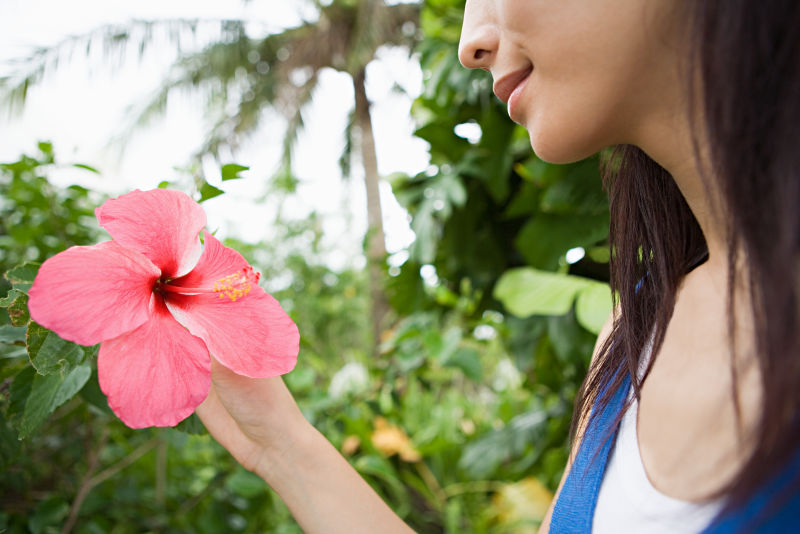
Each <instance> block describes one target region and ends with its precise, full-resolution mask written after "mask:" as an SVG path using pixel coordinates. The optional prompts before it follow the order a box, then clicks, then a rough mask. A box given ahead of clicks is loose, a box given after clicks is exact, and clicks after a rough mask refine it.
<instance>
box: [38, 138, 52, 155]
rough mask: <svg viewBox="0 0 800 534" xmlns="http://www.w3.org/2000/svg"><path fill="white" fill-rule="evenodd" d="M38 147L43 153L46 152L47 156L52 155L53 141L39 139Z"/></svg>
mask: <svg viewBox="0 0 800 534" xmlns="http://www.w3.org/2000/svg"><path fill="white" fill-rule="evenodd" d="M38 147H39V150H41V151H42V153H43V154H47V155H49V156H52V155H53V143H51V142H49V141H40V142H39V144H38Z"/></svg>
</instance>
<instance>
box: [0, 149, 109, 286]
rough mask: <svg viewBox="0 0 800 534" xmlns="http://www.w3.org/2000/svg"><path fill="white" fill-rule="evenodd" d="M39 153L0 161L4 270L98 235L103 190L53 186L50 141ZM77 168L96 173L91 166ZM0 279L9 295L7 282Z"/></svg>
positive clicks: (1, 269)
mask: <svg viewBox="0 0 800 534" xmlns="http://www.w3.org/2000/svg"><path fill="white" fill-rule="evenodd" d="M38 150H39V153H38V154H37V155H35V156H27V155H23V156H22V157H21V158H20V159H19V160H18V161H15V162H12V163H0V199H1V200H0V272H2V273H5V272H7V271H9V270H10V269H12V268H13V267H16V266H17V265H19V264H21V263H23V262H25V261H35V260H41V259H44V258H48V257H50V256H52V255H53V254H55V253H57V252H61V251H62V250H64V249H65V248H67V247H70V246H72V245H81V244H86V243H93V242H95V241H96V240H97V238H98V237H99V235H100V232H99V228H98V226H97V223H96V221H95V218H94V212H93V210H94V207H95V206H97V205H98V204H99V203H100V202H101V197H100V195H97V194H96V193H93V192H91V191H89V190H87V189H86V188H84V187H81V186H77V185H73V186H70V187H66V188H58V187H55V186H53V185H52V184H51V183H50V182H49V181H48V179H47V173H48V171H49V170H50V169H52V168H53V167H55V166H56V158H55V152H54V151H53V146H52V145H51V144H50V143H46V142H42V143H39V145H38ZM73 166H74V167H78V168H81V169H83V170H87V171H89V172H96V171H94V169H92V168H90V167H89V166H88V165H83V164H75V165H73ZM4 283H5V280H4V281H3V282H0V291H3V294H5V289H7V288H8V286H7V285H3V284H4Z"/></svg>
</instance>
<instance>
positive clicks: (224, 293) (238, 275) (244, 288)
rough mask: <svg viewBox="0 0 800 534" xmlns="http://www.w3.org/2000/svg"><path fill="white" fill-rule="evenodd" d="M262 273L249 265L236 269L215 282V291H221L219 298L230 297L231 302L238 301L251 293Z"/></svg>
mask: <svg viewBox="0 0 800 534" xmlns="http://www.w3.org/2000/svg"><path fill="white" fill-rule="evenodd" d="M260 277H261V274H260V273H257V272H254V271H253V268H252V267H250V266H249V265H248V266H247V267H245V268H244V269H242V270H241V271H236V272H235V273H233V274H229V275H228V276H223V277H222V278H220V279H219V280H217V281H216V282H214V288H213V291H214V293H219V298H221V299H222V298H225V297H228V298H229V299H230V300H231V302H236V300H237V299H240V298H242V297H244V296H245V295H247V294H248V293H250V288H251V286H252V285H253V284H258V279H259V278H260Z"/></svg>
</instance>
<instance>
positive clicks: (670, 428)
mask: <svg viewBox="0 0 800 534" xmlns="http://www.w3.org/2000/svg"><path fill="white" fill-rule="evenodd" d="M798 28H800V7H798V4H796V3H795V2H792V1H789V0H783V1H779V0H775V1H773V2H759V3H755V2H752V1H746V0H704V1H702V2H688V1H679V0H613V1H612V0H559V1H552V0H467V5H466V12H465V19H464V27H463V33H462V39H461V44H460V49H459V56H460V59H461V61H462V63H463V64H464V65H465V66H467V67H469V68H482V69H485V70H488V71H489V72H491V74H492V76H493V78H494V91H495V93H496V94H497V96H498V97H499V98H500V99H502V100H504V101H506V102H508V110H509V115H510V116H511V118H512V119H513V120H515V121H517V122H518V123H520V124H522V125H523V126H525V128H527V130H528V131H529V133H530V140H531V145H532V146H533V149H534V150H535V152H536V153H537V154H538V155H539V157H541V158H542V159H544V160H546V161H551V162H556V163H566V162H570V161H575V160H579V159H582V158H584V157H587V156H589V155H591V154H593V153H595V152H597V151H599V150H601V149H603V148H605V147H609V146H617V147H618V148H617V149H616V151H615V152H614V155H613V156H611V157H610V158H609V159H608V162H607V164H606V171H607V174H608V176H607V179H608V184H607V185H608V188H609V192H610V197H611V213H612V224H611V245H612V248H613V250H614V257H613V260H612V264H611V274H612V287H613V288H614V289H615V290H617V291H618V292H619V302H618V305H617V307H616V308H615V311H614V313H613V314H612V316H611V317H609V321H608V322H607V324H606V327H605V328H604V329H603V332H602V333H601V335H600V337H599V339H598V343H597V347H596V349H595V354H594V358H593V363H592V366H591V369H590V372H589V375H588V377H587V379H586V382H585V384H584V387H583V388H582V393H581V395H580V398H579V401H578V403H577V406H576V412H575V414H576V415H575V423H574V425H573V426H574V428H575V432H574V436H575V437H574V439H573V452H572V454H571V457H570V462H569V464H568V465H567V468H566V470H565V474H564V478H563V479H562V483H561V487H560V488H559V493H558V494H557V496H556V499H555V502H554V504H553V506H552V507H551V510H550V512H549V513H548V516H547V518H546V519H545V522H544V524H543V525H542V530H541V531H542V532H548V531H550V532H590V531H594V532H662V531H663V532H700V531H703V530H704V529H706V527H707V526H708V525H709V524H710V525H711V526H709V527H708V530H707V531H708V532H737V531H742V532H754V531H763V532H784V531H785V532H790V531H799V530H800V517H798V514H799V513H800V512H796V511H794V510H798V509H800V496H799V495H800V489H799V486H800V465H799V464H800V455H798V446H799V445H800V416H798V407H799V406H800V334H798V332H800V329H798V326H800V324H798V322H799V321H798V283H800V278H798V271H797V259H798V252H799V251H800V224H798V222H799V221H798V217H797V215H796V211H795V210H796V206H797V203H798V201H799V200H800V156H798V152H797V151H796V148H795V145H796V144H797V140H798V139H800V100H798V96H800V39H798V37H797V34H796V32H797V29H798ZM212 374H213V387H212V390H211V394H210V395H209V398H208V400H207V401H206V402H205V403H204V404H203V405H202V406H201V407H200V408H199V409H198V413H199V415H200V417H201V418H202V419H203V421H204V423H205V424H206V426H207V427H208V428H209V430H210V431H211V433H212V434H213V435H214V436H215V437H216V438H217V439H218V440H219V441H220V442H221V443H222V444H223V445H224V446H225V447H227V448H228V449H229V450H230V451H231V453H232V454H233V455H234V456H235V457H236V458H237V459H238V460H239V461H240V462H241V463H242V464H243V465H244V466H245V467H247V468H248V469H251V470H253V471H255V472H256V473H258V474H259V475H260V476H262V477H263V478H264V479H265V480H266V481H267V482H268V483H269V484H270V485H272V487H273V488H274V489H275V490H276V491H277V492H278V493H279V494H280V495H281V497H282V498H283V499H284V500H285V501H286V503H287V505H288V506H289V508H290V509H291V510H292V512H293V513H294V514H295V517H296V518H297V520H298V522H299V523H300V525H301V526H302V527H303V528H304V529H305V530H306V531H308V532H326V533H327V532H406V531H408V528H407V527H406V526H405V525H404V524H403V523H402V522H401V521H400V520H399V519H398V518H397V517H396V516H395V515H394V514H393V513H392V512H391V511H390V510H389V509H388V508H387V507H386V506H385V505H384V504H383V503H382V502H381V500H380V499H379V498H378V497H377V496H376V495H375V494H374V493H373V492H372V490H371V489H370V488H369V486H368V485H367V484H366V483H364V481H363V480H362V479H361V478H360V477H358V475H357V474H356V473H355V472H354V471H353V470H352V469H351V468H350V467H349V465H348V464H347V462H346V461H345V460H343V459H342V458H341V457H340V456H339V455H338V453H337V452H336V451H335V450H334V449H333V447H332V446H331V445H330V444H329V443H328V442H327V441H326V440H325V439H324V438H323V437H322V436H320V435H319V434H318V433H317V432H316V431H315V430H314V429H313V428H312V427H311V426H310V425H308V423H307V422H306V421H305V420H304V419H303V417H302V415H301V414H300V412H299V410H298V409H297V406H296V404H295V403H294V401H293V399H292V398H291V396H290V394H289V393H288V391H287V390H286V389H285V387H284V386H283V383H282V382H281V381H280V380H279V379H265V380H251V379H247V378H244V377H240V376H237V375H234V374H232V373H230V372H229V371H227V369H225V368H224V367H222V366H220V365H216V364H215V365H214V367H213V372H212Z"/></svg>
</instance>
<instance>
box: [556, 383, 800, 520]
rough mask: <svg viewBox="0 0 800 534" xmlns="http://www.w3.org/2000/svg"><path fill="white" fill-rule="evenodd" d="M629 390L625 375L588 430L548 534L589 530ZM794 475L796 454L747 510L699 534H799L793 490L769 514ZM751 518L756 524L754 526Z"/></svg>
mask: <svg viewBox="0 0 800 534" xmlns="http://www.w3.org/2000/svg"><path fill="white" fill-rule="evenodd" d="M629 388H630V377H629V376H626V378H625V380H624V381H623V383H622V385H621V387H620V388H619V390H618V391H616V392H615V393H614V395H613V396H612V398H611V401H610V402H609V403H608V405H607V407H606V409H605V410H604V411H603V412H602V413H601V414H600V415H598V416H597V417H596V418H595V419H594V420H593V421H592V424H591V425H590V426H589V428H587V430H586V433H585V435H584V438H583V441H582V443H581V445H580V448H579V449H578V454H577V456H576V457H575V460H574V462H573V464H572V469H571V470H570V472H569V474H568V475H567V479H566V480H565V481H564V486H563V487H562V488H561V493H560V494H559V496H558V501H557V502H556V505H555V508H554V509H553V516H552V518H551V521H550V534H582V533H586V534H588V533H590V532H591V531H592V520H593V518H594V509H595V505H596V504H597V495H598V493H599V491H600V484H601V482H602V481H603V474H604V473H605V470H606V465H607V463H608V458H609V455H610V452H611V447H612V446H613V444H614V438H615V437H616V433H617V430H618V428H612V425H613V423H614V421H615V420H616V416H617V414H618V413H619V412H620V410H622V408H623V405H624V403H625V398H626V396H627V395H626V393H627V392H628V390H629ZM617 426H618V425H617ZM798 472H800V451H798V453H797V455H796V456H795V458H794V461H793V462H791V463H790V465H788V466H786V469H785V470H784V471H783V472H782V473H781V474H780V475H779V476H777V477H776V478H775V479H774V480H773V481H772V483H770V484H768V485H767V486H766V487H765V488H764V489H763V490H762V491H760V492H758V493H757V494H756V495H754V496H753V497H752V498H751V499H750V501H749V502H748V503H747V505H746V506H743V507H741V508H740V509H737V510H734V511H733V512H731V513H729V514H726V515H725V516H723V517H721V518H718V519H717V520H716V521H714V522H712V524H711V525H710V526H709V527H708V528H706V529H705V530H704V531H703V533H702V534H734V533H735V534H739V533H745V532H746V533H764V534H766V533H770V534H773V533H774V534H783V533H786V534H788V533H800V492H798V490H797V489H796V488H795V489H794V491H793V492H791V493H789V498H788V499H786V500H784V501H783V502H781V503H778V504H779V505H778V507H777V508H776V509H771V506H772V505H773V504H774V502H775V497H776V496H777V495H779V494H781V492H782V491H783V490H784V489H787V488H788V487H789V484H791V482H792V479H794V478H795V476H796V475H797V473H798ZM783 494H784V495H786V493H783ZM762 511H766V514H765V515H766V520H761V521H758V519H759V518H758V516H759V514H760V513H761V512H762ZM754 519H756V520H757V521H756V522H755V523H753V520H754Z"/></svg>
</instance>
